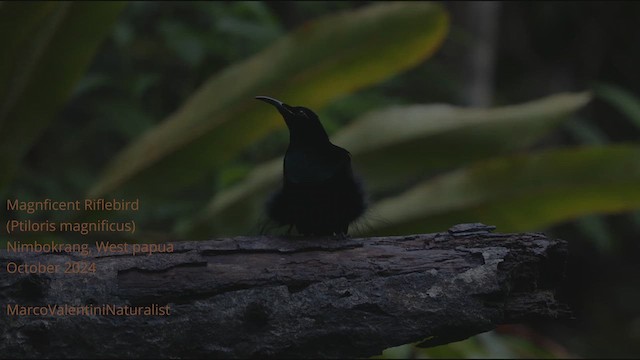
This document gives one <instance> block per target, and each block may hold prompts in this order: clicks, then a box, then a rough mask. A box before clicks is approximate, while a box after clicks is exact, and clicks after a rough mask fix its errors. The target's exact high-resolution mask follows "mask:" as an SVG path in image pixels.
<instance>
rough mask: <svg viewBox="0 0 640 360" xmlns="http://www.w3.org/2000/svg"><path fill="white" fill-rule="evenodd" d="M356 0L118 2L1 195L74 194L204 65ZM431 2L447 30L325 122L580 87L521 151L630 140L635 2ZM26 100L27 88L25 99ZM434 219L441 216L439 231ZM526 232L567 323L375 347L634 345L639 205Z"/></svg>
mask: <svg viewBox="0 0 640 360" xmlns="http://www.w3.org/2000/svg"><path fill="white" fill-rule="evenodd" d="M369 5H371V4H370V2H356V1H342V2H329V1H327V2H317V1H311V2H307V1H305V2H188V1H176V2H130V3H128V4H127V5H126V6H125V7H124V9H123V11H122V12H121V13H120V15H119V17H118V18H117V20H116V22H115V24H114V25H113V27H112V28H111V29H110V31H109V34H108V35H107V37H106V40H105V41H104V42H103V43H102V45H101V47H100V48H99V50H98V51H97V53H96V55H95V57H94V58H93V61H92V62H91V63H90V67H89V69H88V70H87V72H86V73H85V74H84V76H83V77H82V78H81V80H80V81H79V82H78V83H77V85H76V86H75V87H74V90H73V94H72V96H71V98H70V100H69V101H68V102H67V103H66V104H65V105H64V107H63V108H62V110H61V111H59V112H57V114H56V116H55V119H54V120H53V121H52V122H51V124H50V126H48V127H46V129H45V130H44V132H43V133H42V134H41V135H40V136H39V137H38V140H37V141H35V142H34V143H33V146H32V147H31V148H30V150H29V151H28V153H27V154H26V156H25V157H24V159H23V160H22V162H21V163H20V165H19V168H18V171H17V172H16V174H15V177H14V178H13V181H11V182H10V183H9V185H8V186H7V188H6V189H5V190H4V194H6V195H7V198H20V199H25V200H28V199H33V200H35V199H42V198H52V199H76V198H83V197H84V196H85V194H86V192H87V190H88V189H89V188H90V187H91V186H92V185H93V184H94V183H95V182H96V181H97V179H98V176H99V175H100V174H101V172H102V171H103V170H104V167H105V166H106V165H107V164H108V163H109V161H110V160H111V159H112V158H113V157H114V156H115V155H116V154H117V153H118V152H119V151H120V150H121V149H122V148H123V147H125V146H126V145H128V144H130V143H131V142H132V141H135V139H137V138H138V137H139V136H141V135H143V134H144V133H145V132H146V131H148V130H149V129H152V128H153V127H154V126H155V125H157V124H159V123H160V122H161V121H162V120H163V119H165V118H166V117H167V116H169V115H170V114H172V113H173V112H174V111H176V110H177V109H178V108H179V107H180V106H181V104H183V103H184V101H185V100H187V99H188V98H189V96H190V95H191V94H192V93H193V92H194V91H195V90H196V89H198V88H199V86H201V85H202V84H203V83H204V82H205V80H206V79H207V78H208V77H210V76H211V75H212V74H215V73H217V72H219V71H221V70H223V69H225V68H226V67H228V66H230V65H233V64H235V63H237V62H239V61H241V60H243V59H246V58H247V57H249V56H252V55H254V54H256V53H258V52H260V51H261V50H264V49H266V48H267V47H269V46H270V45H271V44H273V43H274V42H275V41H276V40H278V39H279V38H280V37H281V36H283V35H285V34H287V33H289V32H290V31H292V30H294V29H296V28H298V27H300V26H305V24H306V23H308V22H309V21H311V20H314V19H319V18H321V17H323V16H325V15H330V14H334V13H336V12H339V11H343V10H349V9H356V8H364V7H367V6H369ZM442 5H443V6H444V7H445V8H446V9H447V11H448V13H449V16H450V28H449V33H448V35H447V37H446V40H445V42H444V43H443V45H442V47H441V48H440V50H439V51H438V52H436V53H435V55H434V56H433V57H432V58H431V59H429V60H428V61H424V62H422V63H420V64H419V65H418V66H416V67H414V68H412V69H410V70H408V71H405V72H402V73H400V74H399V75H397V76H394V77H392V78H390V79H388V80H385V81H384V82H381V83H379V84H377V85H376V86H371V87H365V88H364V89H362V90H360V91H358V92H355V93H353V94H350V95H347V96H344V97H341V98H339V99H337V100H335V101H332V102H330V103H329V104H328V106H326V107H323V108H322V109H320V111H319V113H320V115H321V118H322V120H323V123H324V124H325V126H326V128H327V130H328V132H329V133H330V134H334V133H336V132H337V131H338V129H340V128H341V127H343V126H344V125H345V124H348V123H350V122H351V121H352V120H353V119H354V118H357V117H358V116H361V115H362V114H363V113H366V112H367V111H368V110H370V109H373V108H380V107H384V106H387V105H389V106H390V105H402V104H414V103H424V104H427V103H449V104H453V105H459V106H473V107H488V106H501V105H509V104H517V103H521V102H526V101H530V100H534V99H537V98H541V97H544V96H547V95H549V94H554V93H558V92H578V91H584V90H590V91H591V92H592V95H593V99H592V100H591V101H590V102H589V104H588V105H587V106H586V107H584V108H582V109H581V110H580V111H578V112H576V113H574V114H573V115H571V116H570V118H569V119H568V120H567V121H564V122H563V123H561V124H560V125H559V126H558V127H557V128H555V129H554V130H553V131H551V132H550V133H549V134H547V135H546V136H545V137H544V138H543V139H541V140H540V141H538V142H537V143H536V144H534V146H532V147H531V148H530V149H529V150H536V149H544V148H549V147H555V148H568V147H571V146H606V145H608V144H614V143H631V144H636V145H637V142H638V138H639V135H640V100H639V99H640V76H639V73H638V64H640V46H638V44H639V40H640V27H638V24H637V20H638V19H639V18H640V3H639V2H626V1H623V2H616V1H606V2H605V1H595V2H465V1H462V2H450V3H449V2H445V3H443V4H442ZM256 95H259V94H256ZM260 95H262V94H260ZM37 104H38V99H34V100H33V106H37ZM515 136H518V134H515ZM287 140H288V138H287V133H286V131H285V130H278V131H273V132H270V133H269V134H268V135H267V136H265V137H263V138H261V139H259V141H257V142H255V143H253V144H251V145H250V146H248V147H247V148H246V149H245V150H244V151H242V152H241V154H240V155H239V156H238V157H237V158H234V159H233V160H232V161H229V162H227V163H226V164H225V165H224V166H222V167H220V169H218V171H216V172H215V173H210V174H207V175H206V178H205V179H204V180H203V181H200V182H198V183H197V184H195V185H193V186H190V187H189V188H188V189H186V190H184V191H182V192H180V193H179V195H178V196H174V197H172V198H171V199H170V201H167V200H162V201H159V202H156V203H153V202H150V203H149V204H155V205H149V206H147V207H146V208H145V209H144V211H143V212H141V213H140V214H137V216H139V217H140V218H139V219H138V221H139V222H140V223H141V224H144V229H145V231H142V232H141V233H140V235H139V239H138V240H139V241H150V240H153V241H162V240H167V239H176V238H188V237H189V235H187V234H189V233H188V232H184V231H182V230H183V229H185V228H186V227H188V225H189V224H190V221H191V220H192V217H193V216H194V214H197V213H198V212H200V211H202V209H203V208H204V207H205V206H206V203H207V201H208V200H209V199H210V198H211V197H213V196H214V195H215V194H217V193H220V192H223V191H224V190H225V189H228V188H230V187H232V186H233V185H235V184H238V183H240V182H241V181H242V179H243V178H244V177H245V176H246V175H247V174H249V173H250V172H251V170H252V169H253V168H255V167H256V166H257V164H259V163H261V162H264V161H267V160H271V159H273V158H277V157H278V156H281V154H282V153H283V151H284V149H285V148H286V144H287ZM442 151H443V152H447V151H455V149H442ZM638 161H640V159H638ZM592 172H593V174H596V173H598V172H599V169H597V168H594V169H592ZM157 181H158V182H161V181H163V179H157ZM576 181H577V182H578V181H579V179H577V180H576ZM410 185H411V184H407V186H410ZM639 187H640V185H639ZM383 195H385V194H383V193H381V194H379V195H376V196H379V197H383ZM636 208H637V207H636ZM3 215H6V216H9V217H13V218H17V217H20V216H21V215H20V214H12V213H9V214H3ZM55 216H58V215H55V214H54V215H51V216H49V217H48V218H51V217H55ZM59 216H63V215H59ZM445 229H446V224H442V225H441V230H445ZM535 230H539V231H545V232H546V233H548V234H549V235H551V236H555V237H559V238H563V239H567V240H569V241H570V245H571V257H572V260H571V263H570V264H568V265H567V270H568V273H567V274H566V275H567V278H566V282H567V284H568V288H569V291H568V292H567V293H565V294H562V296H564V297H565V298H566V299H567V301H569V302H571V303H572V304H573V306H574V309H575V311H576V314H575V315H576V318H575V319H574V320H572V321H566V322H553V323H542V324H540V323H535V324H524V325H518V326H505V327H502V328H500V329H498V330H497V331H494V332H491V333H487V334H483V335H480V336H477V337H474V338H471V339H469V340H466V341H463V342H460V343H456V344H450V345H447V346H443V347H438V348H433V349H426V350H422V349H416V348H413V347H411V346H404V347H401V348H394V349H389V350H388V351H387V352H385V354H384V355H383V356H386V357H478V356H490V357H525V358H526V357H600V356H604V357H637V356H638V355H640V310H638V304H639V303H640V278H639V275H640V265H639V264H640V262H639V261H638V257H639V256H640V241H639V236H640V213H639V212H638V211H637V210H635V211H622V212H606V213H605V212H603V213H594V214H588V215H584V216H579V217H577V218H574V219H570V220H566V221H562V222H561V223H556V224H554V225H552V226H549V227H545V228H540V229H535ZM248 231H249V230H248ZM250 231H253V230H250ZM498 231H500V227H499V228H498ZM204 234H205V235H204V236H206V232H205V233H204ZM559 276H561V274H559Z"/></svg>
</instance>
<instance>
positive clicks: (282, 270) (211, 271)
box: [0, 224, 569, 358]
mask: <svg viewBox="0 0 640 360" xmlns="http://www.w3.org/2000/svg"><path fill="white" fill-rule="evenodd" d="M492 230H493V227H488V226H485V225H482V224H463V225H457V226H455V227H453V228H451V229H449V231H447V232H444V233H435V234H422V235H411V236H397V237H376V238H362V239H338V238H299V237H296V238H286V237H236V238H225V239H219V240H211V241H201V242H178V243H174V244H173V245H174V249H173V252H170V253H155V254H152V255H145V254H136V255H135V256H134V255H133V254H132V252H131V251H128V252H126V253H121V254H116V253H111V254H96V253H95V250H96V249H93V253H92V254H91V255H89V256H80V255H78V254H75V253H64V252H62V253H50V254H34V253H33V252H30V253H15V252H9V251H7V250H2V252H0V261H1V262H2V266H3V268H2V272H1V273H0V295H1V298H2V304H1V305H2V307H3V309H2V315H1V319H0V321H1V322H0V324H1V329H0V339H1V340H0V354H3V355H9V356H11V357H64V358H76V357H81V358H94V357H98V358H104V357H128V358H131V357H154V358H155V357H164V358H166V357H178V358H180V357H224V358H230V357H234V358H235V357H314V358H317V357H323V358H324V357H341V358H344V357H366V356H371V355H375V354H379V353H380V352H381V351H382V350H383V349H385V348H388V347H391V346H397V345H401V344H405V343H410V342H416V341H422V346H435V345H439V344H445V343H448V342H452V341H457V340H462V339H464V338H467V337H469V336H471V335H474V334H478V333H481V332H484V331H488V330H491V329H493V328H494V327H495V326H496V325H498V324H504V323H512V322H521V321H528V320H536V319H557V318H561V317H566V316H567V315H568V314H569V312H568V310H567V308H566V306H565V305H563V304H562V303H561V302H560V301H558V299H557V298H556V296H555V294H556V291H557V290H559V289H560V288H561V286H562V281H561V280H562V275H563V273H564V265H565V261H566V256H567V243H566V242H564V241H562V240H554V239H549V238H547V237H546V236H545V235H543V234H539V233H524V234H500V233H495V234H494V233H491V231H492ZM76 260H77V261H83V262H93V263H95V264H96V265H95V266H96V272H95V273H88V274H68V273H67V274H65V273H32V274H17V273H9V272H8V271H7V264H8V263H10V262H13V263H16V264H33V263H41V264H52V265H61V266H64V265H65V263H67V262H69V261H76ZM53 304H57V305H58V306H59V307H61V306H65V304H66V305H67V306H70V307H76V308H80V307H83V306H84V307H86V308H93V309H95V308H101V306H104V305H105V304H111V305H118V306H121V307H120V309H123V307H124V306H125V305H127V306H129V307H130V308H133V307H136V306H142V307H145V306H146V308H145V309H151V308H154V307H153V306H156V305H157V306H156V307H155V309H156V310H157V309H158V307H165V306H167V305H168V308H166V307H165V309H168V310H169V314H167V315H164V316H160V315H157V314H156V315H132V316H117V315H104V314H102V315H100V314H99V313H98V314H95V313H94V314H93V315H86V314H84V315H69V314H64V315H60V314H58V315H49V314H45V315H40V316H38V315H33V314H31V315H24V316H20V315H16V314H10V313H9V312H10V311H14V312H15V311H17V310H16V309H18V307H16V305H20V306H22V308H20V309H23V311H24V309H26V307H29V306H30V307H43V306H46V305H53ZM154 304H155V305H154ZM12 306H13V307H12ZM58 309H59V308H58ZM87 311H89V310H87Z"/></svg>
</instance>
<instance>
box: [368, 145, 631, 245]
mask: <svg viewBox="0 0 640 360" xmlns="http://www.w3.org/2000/svg"><path fill="white" fill-rule="evenodd" d="M638 159H640V147H639V146H635V145H616V146H607V147H588V148H574V149H561V150H548V151H543V152H540V153H535V154H521V155H515V156H509V157H503V158H496V159H491V160H487V161H483V162H478V163H475V164H473V165H472V166H469V167H467V168H464V169H460V170H457V171H454V172H451V173H448V174H445V175H442V176H438V177H436V178H434V179H431V180H429V181H426V182H423V183H421V184H419V185H417V186H415V187H413V188H412V189H410V190H408V191H406V192H404V193H402V194H401V195H399V196H396V197H393V198H389V199H385V200H382V201H380V202H378V203H377V204H375V205H374V206H373V207H372V208H371V209H370V212H371V214H373V215H374V216H375V217H377V218H380V219H383V220H384V221H374V222H370V223H369V229H368V230H367V231H366V232H367V233H375V234H406V233H420V232H428V231H440V230H442V229H446V228H448V227H449V226H451V225H454V224H458V223H465V222H483V223H485V224H491V225H496V226H497V227H498V229H499V230H500V231H503V232H504V231H529V230H535V229H541V228H543V227H546V226H549V225H552V224H554V223H557V222H560V221H565V220H569V219H575V218H578V217H580V216H583V215H587V214H593V213H610V212H620V211H627V210H632V209H636V208H639V207H640V187H638V184H639V183H640V162H639V161H638Z"/></svg>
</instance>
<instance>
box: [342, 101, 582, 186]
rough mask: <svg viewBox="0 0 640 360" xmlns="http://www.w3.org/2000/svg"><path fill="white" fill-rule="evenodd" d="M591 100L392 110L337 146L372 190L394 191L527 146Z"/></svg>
mask: <svg viewBox="0 0 640 360" xmlns="http://www.w3.org/2000/svg"><path fill="white" fill-rule="evenodd" d="M589 99H590V95H589V94H588V93H575V94H569V93H567V94H556V95H552V96H549V97H546V98H543V99H540V100H536V101H531V102H528V103H524V104H519V105H511V106H503V107H497V108H492V109H473V108H459V107H454V106H450V105H412V106H398V107H391V108H388V109H384V110H381V111H376V112H373V113H370V114H369V115H365V116H364V117H363V118H362V119H360V120H359V121H357V122H354V123H352V124H350V125H349V126H347V127H346V128H345V129H343V130H342V131H341V132H340V134H337V135H336V136H335V137H334V143H335V144H336V145H340V146H344V147H346V148H347V149H349V151H350V152H351V153H352V154H353V155H354V162H355V164H356V167H357V169H358V170H359V172H360V173H361V174H362V176H363V177H364V178H365V179H366V180H367V186H368V187H369V189H370V190H371V191H374V192H376V191H380V190H389V189H390V188H393V187H396V188H397V187H399V186H402V185H404V184H405V183H407V182H408V181H411V180H414V179H417V178H419V177H420V176H421V175H423V174H425V173H427V172H434V171H436V170H441V169H447V168H448V169H452V168H454V167H456V166H459V165H461V164H464V163H467V162H470V161H474V160H478V159H482V158H486V157H489V156H493V155H495V154H504V153H508V152H511V151H513V150H514V149H522V148H526V147H528V146H530V145H532V144H533V143H535V142H536V141H538V140H539V139H540V138H541V137H542V136H544V135H545V134H547V133H548V132H549V131H550V130H551V129H553V128H554V127H556V126H557V125H558V124H559V123H560V121H562V120H564V119H566V118H567V116H568V115H570V114H571V113H573V112H575V111H576V110H577V109H579V108H581V107H583V106H584V105H585V104H586V103H587V102H588V101H589Z"/></svg>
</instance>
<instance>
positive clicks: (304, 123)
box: [256, 96, 329, 144]
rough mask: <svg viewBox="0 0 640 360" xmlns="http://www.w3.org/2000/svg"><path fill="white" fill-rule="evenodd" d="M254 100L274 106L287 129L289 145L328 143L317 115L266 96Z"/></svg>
mask: <svg viewBox="0 0 640 360" xmlns="http://www.w3.org/2000/svg"><path fill="white" fill-rule="evenodd" d="M256 99H258V100H261V101H264V102H266V103H268V104H271V105H273V106H275V108H276V109H277V110H278V112H280V115H282V117H283V118H284V122H285V123H286V124H287V127H288V128H289V139H290V143H301V144H304V143H316V142H328V141H329V137H328V136H327V132H326V131H325V130H324V128H323V127H322V124H321V123H320V119H319V118H318V115H316V113H314V112H313V111H311V110H310V109H308V108H306V107H302V106H291V105H287V104H285V103H283V102H282V101H280V100H276V99H274V98H271V97H268V96H256Z"/></svg>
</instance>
